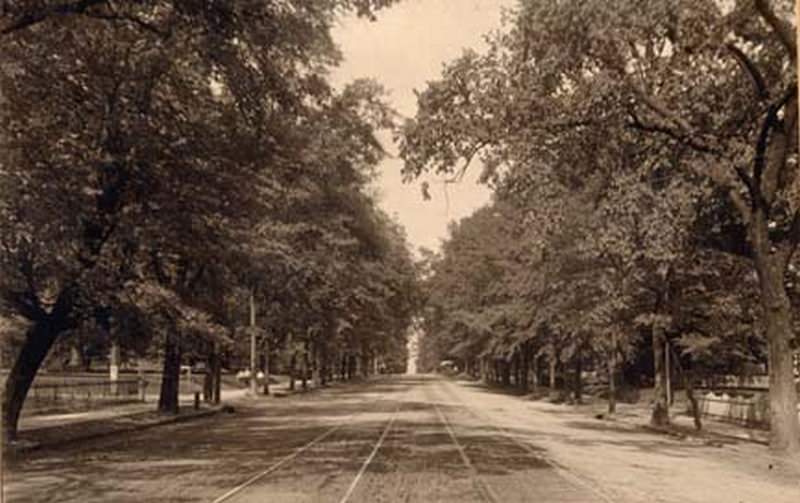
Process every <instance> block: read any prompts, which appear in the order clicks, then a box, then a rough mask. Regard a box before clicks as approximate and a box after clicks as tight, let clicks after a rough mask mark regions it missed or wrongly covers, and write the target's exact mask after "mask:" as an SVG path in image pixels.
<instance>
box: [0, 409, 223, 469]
mask: <svg viewBox="0 0 800 503" xmlns="http://www.w3.org/2000/svg"><path fill="white" fill-rule="evenodd" d="M225 407H226V406H225V405H221V406H219V407H215V408H213V409H206V410H200V411H197V412H193V413H189V414H185V415H178V416H165V417H163V418H160V419H156V420H155V421H152V422H146V423H142V424H132V425H127V426H120V427H116V428H113V427H112V428H109V429H108V430H105V431H97V432H94V433H89V434H86V435H77V436H74V437H69V438H65V439H63V440H59V441H58V442H44V443H42V442H36V441H28V442H24V443H21V445H13V444H12V445H8V444H7V445H5V446H4V447H5V449H4V454H5V455H7V456H8V457H10V458H13V457H17V456H19V455H22V454H28V453H30V452H34V451H39V450H46V449H54V448H55V449H57V448H60V447H63V446H66V445H71V444H75V443H77V442H84V441H87V440H96V439H98V438H103V437H109V436H111V435H118V434H120V433H132V432H136V431H142V430H146V429H149V428H154V427H156V426H164V425H168V424H177V423H184V422H187V421H191V420H193V419H200V418H204V417H210V416H213V415H216V414H219V413H220V412H222V411H223V410H224V409H225Z"/></svg>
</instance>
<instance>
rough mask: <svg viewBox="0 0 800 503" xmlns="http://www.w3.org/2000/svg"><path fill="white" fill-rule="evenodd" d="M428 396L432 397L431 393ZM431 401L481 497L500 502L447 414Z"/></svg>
mask: <svg viewBox="0 0 800 503" xmlns="http://www.w3.org/2000/svg"><path fill="white" fill-rule="evenodd" d="M428 396H429V397H430V395H428ZM430 403H431V404H432V405H433V408H434V410H435V411H436V414H437V415H438V416H439V420H440V421H441V422H442V424H443V425H444V427H445V430H447V433H448V435H450V440H452V441H453V444H454V445H455V446H456V449H457V450H458V454H459V456H461V461H462V462H463V463H464V466H466V467H467V469H468V470H469V471H470V473H471V474H472V484H473V486H474V488H475V490H476V491H477V492H478V494H480V495H481V497H482V498H483V499H484V500H486V501H489V502H491V503H499V501H500V500H499V499H498V497H497V495H496V494H494V491H493V490H492V488H491V487H490V486H489V484H488V483H487V482H486V481H485V480H484V478H483V477H482V476H481V475H480V472H478V469H477V468H476V467H475V465H474V464H473V463H472V460H471V459H470V458H469V456H468V455H467V452H466V449H464V446H463V445H462V444H461V442H459V441H458V437H457V436H456V434H455V432H454V431H453V428H452V426H451V424H450V421H448V420H447V416H445V414H444V413H443V412H442V410H441V409H440V408H439V406H438V405H437V403H436V401H435V400H434V401H431V402H430Z"/></svg>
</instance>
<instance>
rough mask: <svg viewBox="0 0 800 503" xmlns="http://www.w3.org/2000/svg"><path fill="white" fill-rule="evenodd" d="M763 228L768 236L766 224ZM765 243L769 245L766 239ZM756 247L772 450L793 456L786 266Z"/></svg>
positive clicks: (796, 431) (799, 430) (799, 432)
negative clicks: (767, 362) (767, 360)
mask: <svg viewBox="0 0 800 503" xmlns="http://www.w3.org/2000/svg"><path fill="white" fill-rule="evenodd" d="M763 227H764V231H763V232H764V233H765V237H766V223H765V222H764V225H763ZM756 230H757V229H754V231H756ZM763 243H765V244H768V243H767V241H766V239H765V240H764V241H763ZM754 248H756V253H755V255H756V269H757V271H758V276H759V285H760V289H761V303H762V306H763V310H764V321H765V324H766V332H767V342H768V345H769V411H770V414H769V416H770V448H772V449H773V450H774V451H777V452H782V453H793V454H794V453H798V452H800V424H799V423H798V418H797V391H796V389H795V384H794V368H793V361H792V355H793V349H792V347H791V343H790V342H791V340H792V338H793V335H794V333H793V330H792V312H791V305H790V302H789V298H788V296H787V294H786V290H785V287H784V284H783V276H784V267H783V263H782V259H781V258H780V256H778V255H777V254H771V253H770V251H769V250H768V249H764V245H762V246H755V247H754Z"/></svg>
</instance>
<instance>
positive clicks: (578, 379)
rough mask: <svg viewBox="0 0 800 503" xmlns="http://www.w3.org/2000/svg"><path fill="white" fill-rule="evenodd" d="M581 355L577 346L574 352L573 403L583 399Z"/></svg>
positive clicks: (578, 402)
mask: <svg viewBox="0 0 800 503" xmlns="http://www.w3.org/2000/svg"><path fill="white" fill-rule="evenodd" d="M581 374H583V355H582V354H581V348H578V350H577V352H576V354H575V381H574V383H575V384H574V392H575V403H576V404H580V403H581V401H582V400H583V376H582V375H581Z"/></svg>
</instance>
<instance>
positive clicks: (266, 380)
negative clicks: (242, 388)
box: [262, 335, 270, 395]
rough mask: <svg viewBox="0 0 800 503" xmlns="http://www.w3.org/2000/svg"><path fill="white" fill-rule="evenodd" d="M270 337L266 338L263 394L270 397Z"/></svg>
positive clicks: (266, 336)
mask: <svg viewBox="0 0 800 503" xmlns="http://www.w3.org/2000/svg"><path fill="white" fill-rule="evenodd" d="M269 350H270V348H269V336H268V335H265V336H264V385H263V389H262V393H263V394H265V395H269Z"/></svg>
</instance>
